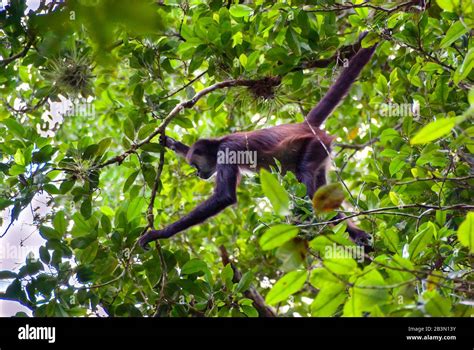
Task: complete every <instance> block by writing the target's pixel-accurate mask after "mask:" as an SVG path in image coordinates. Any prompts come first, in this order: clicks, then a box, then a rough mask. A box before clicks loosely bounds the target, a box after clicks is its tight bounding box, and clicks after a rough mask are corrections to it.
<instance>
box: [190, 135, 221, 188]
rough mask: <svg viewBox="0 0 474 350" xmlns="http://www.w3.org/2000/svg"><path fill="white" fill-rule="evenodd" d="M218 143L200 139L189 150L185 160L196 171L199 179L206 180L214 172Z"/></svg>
mask: <svg viewBox="0 0 474 350" xmlns="http://www.w3.org/2000/svg"><path fill="white" fill-rule="evenodd" d="M219 143H220V141H219V140H211V139H201V140H198V141H196V143H195V144H194V145H192V146H191V148H190V149H189V151H188V154H187V155H186V160H187V161H188V163H189V165H191V166H192V167H194V168H196V169H197V174H198V176H199V177H200V178H202V179H208V178H210V177H211V176H212V175H213V174H214V173H215V172H216V167H217V151H218V148H219Z"/></svg>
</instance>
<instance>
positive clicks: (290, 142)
mask: <svg viewBox="0 0 474 350" xmlns="http://www.w3.org/2000/svg"><path fill="white" fill-rule="evenodd" d="M374 51H375V46H374V47H371V48H367V49H360V50H359V52H358V53H357V54H356V55H355V56H354V57H353V58H352V59H351V61H350V62H349V66H348V68H346V69H345V70H344V71H343V72H342V74H341V75H340V76H339V78H338V79H337V81H336V82H335V83H334V85H333V86H332V87H331V88H330V89H329V91H328V92H327V94H326V95H325V96H324V98H323V99H322V100H321V101H320V102H319V103H318V105H317V106H316V107H314V108H313V109H312V110H311V111H310V112H309V113H308V115H307V116H306V118H305V122H303V123H295V124H284V125H279V126H274V127H271V128H267V129H261V130H255V131H250V132H238V133H234V134H230V135H227V136H223V137H221V138H218V139H200V140H198V141H197V142H196V143H195V144H194V145H192V147H188V146H186V145H184V144H182V143H181V142H178V141H175V140H173V139H171V138H169V137H168V138H167V139H166V146H167V147H168V148H171V149H173V150H174V151H176V152H177V153H178V154H180V155H182V156H184V157H186V160H187V161H188V163H189V164H191V165H192V166H194V167H196V168H197V170H198V175H199V176H200V177H202V178H204V179H207V178H209V177H211V176H212V175H213V174H215V173H217V178H216V187H215V190H214V194H213V195H212V196H211V197H210V198H209V199H208V200H206V201H204V202H203V203H201V204H199V205H198V206H197V207H196V208H195V209H194V210H192V211H191V212H190V213H189V214H188V215H186V216H184V217H183V218H181V219H179V220H178V221H176V222H174V223H172V224H170V225H169V226H167V227H165V228H163V229H162V230H151V231H149V232H148V233H147V234H145V235H144V236H142V237H141V238H140V245H141V246H142V247H144V248H145V247H147V245H148V243H149V242H151V241H153V240H156V239H160V238H168V237H171V236H173V235H175V234H176V233H178V232H180V231H183V230H185V229H187V228H188V227H190V226H193V225H196V224H199V223H201V222H203V221H204V220H206V219H207V218H209V217H211V216H213V215H215V214H217V213H219V212H220V211H221V210H223V209H224V208H226V207H227V206H229V205H231V204H234V203H236V201H237V196H236V187H237V184H238V182H239V177H240V173H241V171H242V170H251V171H255V170H258V169H260V168H266V169H268V168H270V167H271V166H274V165H275V159H276V160H278V161H279V162H280V164H281V166H282V171H283V172H286V171H291V172H294V173H295V174H296V177H297V179H298V181H300V182H302V183H304V184H305V185H306V188H307V194H308V196H309V198H312V197H313V195H314V193H315V191H316V190H317V189H318V188H319V187H320V186H323V185H325V184H326V165H327V160H328V158H329V157H328V156H329V151H330V146H331V141H332V139H333V137H332V136H329V135H328V134H326V133H325V132H324V131H323V130H321V129H319V127H320V126H321V124H322V123H323V122H324V120H325V119H326V118H327V117H328V116H329V114H330V113H331V111H332V110H333V109H334V108H335V107H336V106H337V105H338V104H339V103H340V101H341V100H342V98H343V97H344V96H345V95H346V93H347V92H348V90H349V88H350V86H351V85H352V83H353V82H354V81H355V79H356V78H357V76H358V75H359V73H360V71H361V70H362V68H363V67H364V66H365V64H366V63H367V62H368V61H369V60H370V57H371V56H372V54H373V52H374ZM226 149H227V150H232V151H251V152H252V151H256V153H257V164H256V165H257V166H256V168H252V167H250V166H249V164H218V161H217V157H218V152H219V151H224V150H226ZM337 217H339V218H341V217H342V215H341V214H338V215H337ZM347 222H348V228H347V231H348V232H349V235H350V237H351V238H352V239H353V240H354V241H356V242H357V243H358V244H362V245H367V244H368V239H369V235H368V234H367V233H365V232H364V231H362V230H360V229H359V228H357V226H355V225H354V224H353V223H352V222H351V221H349V220H348V221H347Z"/></svg>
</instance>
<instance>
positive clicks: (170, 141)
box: [165, 136, 176, 151]
mask: <svg viewBox="0 0 474 350" xmlns="http://www.w3.org/2000/svg"><path fill="white" fill-rule="evenodd" d="M165 146H166V147H167V148H169V149H172V150H173V151H175V150H176V140H174V139H172V138H171V137H169V136H165Z"/></svg>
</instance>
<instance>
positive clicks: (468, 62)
mask: <svg viewBox="0 0 474 350" xmlns="http://www.w3.org/2000/svg"><path fill="white" fill-rule="evenodd" d="M473 68H474V48H471V49H470V50H469V51H468V52H467V54H466V57H464V61H463V62H462V64H461V65H460V66H459V67H458V68H457V69H456V71H455V72H454V75H453V80H454V82H455V83H456V84H459V82H460V81H461V80H463V79H465V78H466V77H467V76H468V75H469V73H471V70H472V69H473Z"/></svg>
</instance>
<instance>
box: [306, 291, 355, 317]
mask: <svg viewBox="0 0 474 350" xmlns="http://www.w3.org/2000/svg"><path fill="white" fill-rule="evenodd" d="M346 298H347V294H346V292H345V290H344V288H341V287H340V286H337V285H335V286H334V287H333V288H330V289H323V290H321V291H319V293H318V295H317V296H316V298H315V299H314V301H313V303H312V304H311V316H316V317H328V316H333V315H334V313H335V312H336V311H337V309H338V307H339V305H341V304H342V303H343V302H344V300H346Z"/></svg>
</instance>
